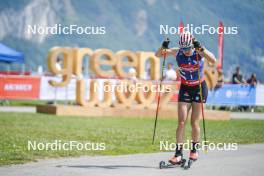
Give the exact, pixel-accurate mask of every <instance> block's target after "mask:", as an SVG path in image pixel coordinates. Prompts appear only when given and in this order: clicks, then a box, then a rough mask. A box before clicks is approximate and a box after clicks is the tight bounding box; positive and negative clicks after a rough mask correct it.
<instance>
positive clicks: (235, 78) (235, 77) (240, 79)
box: [232, 67, 246, 84]
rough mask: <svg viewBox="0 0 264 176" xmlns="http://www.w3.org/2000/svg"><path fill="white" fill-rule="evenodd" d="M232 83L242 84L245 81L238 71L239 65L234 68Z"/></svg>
mask: <svg viewBox="0 0 264 176" xmlns="http://www.w3.org/2000/svg"><path fill="white" fill-rule="evenodd" d="M232 83H233V84H244V83H246V81H245V80H244V79H243V76H242V74H241V73H240V67H237V68H236V72H235V73H234V74H233V76H232Z"/></svg>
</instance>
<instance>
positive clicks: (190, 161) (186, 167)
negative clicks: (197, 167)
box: [184, 159, 197, 170]
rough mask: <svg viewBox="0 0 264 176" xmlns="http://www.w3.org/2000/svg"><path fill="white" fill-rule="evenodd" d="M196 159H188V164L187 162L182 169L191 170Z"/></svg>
mask: <svg viewBox="0 0 264 176" xmlns="http://www.w3.org/2000/svg"><path fill="white" fill-rule="evenodd" d="M196 160H197V159H189V160H188V162H187V165H186V166H184V169H185V170H188V169H190V168H191V166H192V164H193V163H194V162H195V161H196Z"/></svg>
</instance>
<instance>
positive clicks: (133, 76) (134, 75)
mask: <svg viewBox="0 0 264 176" xmlns="http://www.w3.org/2000/svg"><path fill="white" fill-rule="evenodd" d="M128 74H129V79H130V80H132V81H134V82H136V81H137V71H136V69H135V68H133V67H131V68H130V69H129V70H128Z"/></svg>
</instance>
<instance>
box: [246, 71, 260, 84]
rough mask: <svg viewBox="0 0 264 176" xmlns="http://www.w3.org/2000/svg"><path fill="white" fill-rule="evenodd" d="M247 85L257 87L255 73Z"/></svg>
mask: <svg viewBox="0 0 264 176" xmlns="http://www.w3.org/2000/svg"><path fill="white" fill-rule="evenodd" d="M247 83H248V84H250V85H251V86H256V85H257V84H258V80H257V76H256V74H255V73H252V75H251V77H250V78H249V79H248V80H247Z"/></svg>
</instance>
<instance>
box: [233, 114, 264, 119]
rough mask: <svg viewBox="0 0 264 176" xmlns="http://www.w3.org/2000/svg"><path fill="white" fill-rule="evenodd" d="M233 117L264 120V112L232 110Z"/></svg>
mask: <svg viewBox="0 0 264 176" xmlns="http://www.w3.org/2000/svg"><path fill="white" fill-rule="evenodd" d="M230 116H231V118H232V119H251V120H264V113H258V112H231V113H230Z"/></svg>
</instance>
